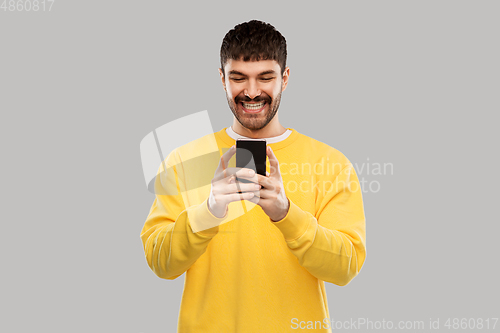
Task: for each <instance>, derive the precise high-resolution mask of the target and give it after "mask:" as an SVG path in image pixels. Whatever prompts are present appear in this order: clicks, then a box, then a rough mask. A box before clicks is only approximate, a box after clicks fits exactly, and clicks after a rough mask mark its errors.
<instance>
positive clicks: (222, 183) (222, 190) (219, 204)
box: [208, 146, 261, 218]
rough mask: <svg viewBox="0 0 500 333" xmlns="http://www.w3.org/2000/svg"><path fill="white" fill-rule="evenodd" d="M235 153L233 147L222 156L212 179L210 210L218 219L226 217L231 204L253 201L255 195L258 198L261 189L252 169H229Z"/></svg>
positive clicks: (209, 200) (209, 199)
mask: <svg viewBox="0 0 500 333" xmlns="http://www.w3.org/2000/svg"><path fill="white" fill-rule="evenodd" d="M235 153H236V147H235V146H232V147H231V148H230V149H229V150H228V151H227V152H225V153H224V154H223V155H222V156H221V158H220V161H219V166H218V167H217V170H216V171H215V175H214V178H213V179H212V188H211V189H210V196H209V198H208V209H209V210H210V212H211V213H212V214H213V215H214V216H216V217H218V218H222V217H225V216H226V214H227V208H228V205H229V203H230V202H233V201H239V200H248V199H251V198H253V197H254V196H255V195H257V196H258V191H259V190H260V189H261V185H259V184H258V178H257V175H256V174H255V171H253V170H252V169H247V168H227V165H228V164H229V160H230V159H231V157H232V156H233V155H234V154H235ZM236 178H245V179H248V180H250V181H252V183H242V182H238V181H237V179H236ZM239 192H241V193H239Z"/></svg>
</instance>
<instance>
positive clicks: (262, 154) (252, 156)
mask: <svg viewBox="0 0 500 333" xmlns="http://www.w3.org/2000/svg"><path fill="white" fill-rule="evenodd" d="M266 147H267V143H266V140H264V139H255V140H247V139H237V140H236V167H237V168H248V169H253V171H255V172H256V173H257V174H259V175H262V176H265V175H266V158H267V154H266ZM238 181H239V182H242V183H251V181H249V180H247V179H242V178H238Z"/></svg>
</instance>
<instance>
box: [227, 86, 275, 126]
mask: <svg viewBox="0 0 500 333" xmlns="http://www.w3.org/2000/svg"><path fill="white" fill-rule="evenodd" d="M280 90H281V89H280ZM226 99H227V104H228V105H229V108H230V109H231V112H233V115H234V116H235V117H236V120H238V122H239V123H240V124H241V126H243V127H245V128H247V129H249V130H252V131H257V130H260V129H263V128H264V127H266V126H267V124H269V123H270V122H271V120H273V118H274V116H275V115H276V113H277V112H278V108H279V106H280V102H281V91H280V93H279V94H278V95H277V96H276V98H275V99H274V100H272V99H271V97H269V96H268V95H265V96H262V95H261V96H258V97H256V98H254V99H250V98H248V97H246V96H245V97H244V98H239V97H238V96H237V97H235V99H234V100H232V99H230V98H229V96H227V92H226ZM250 101H253V102H259V101H265V102H266V109H267V111H264V112H265V114H264V115H262V112H259V113H258V114H253V113H246V112H244V111H243V110H241V108H238V105H239V104H240V102H250Z"/></svg>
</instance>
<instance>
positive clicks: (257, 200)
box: [246, 195, 261, 205]
mask: <svg viewBox="0 0 500 333" xmlns="http://www.w3.org/2000/svg"><path fill="white" fill-rule="evenodd" d="M246 200H248V201H250V202H252V203H254V204H256V205H258V204H259V201H260V200H261V198H260V197H259V196H258V195H254V196H253V197H251V198H249V199H246Z"/></svg>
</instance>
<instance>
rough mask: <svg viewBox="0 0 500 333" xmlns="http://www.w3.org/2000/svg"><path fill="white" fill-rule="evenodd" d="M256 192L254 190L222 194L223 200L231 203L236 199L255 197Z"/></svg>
mask: <svg viewBox="0 0 500 333" xmlns="http://www.w3.org/2000/svg"><path fill="white" fill-rule="evenodd" d="M254 196H255V194H254V193H253V192H244V193H233V194H225V195H223V196H222V200H223V201H224V202H225V203H230V202H234V201H240V200H249V199H251V198H253V197H254Z"/></svg>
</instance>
